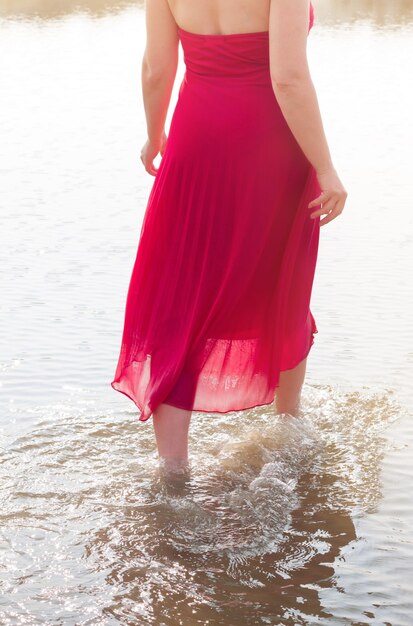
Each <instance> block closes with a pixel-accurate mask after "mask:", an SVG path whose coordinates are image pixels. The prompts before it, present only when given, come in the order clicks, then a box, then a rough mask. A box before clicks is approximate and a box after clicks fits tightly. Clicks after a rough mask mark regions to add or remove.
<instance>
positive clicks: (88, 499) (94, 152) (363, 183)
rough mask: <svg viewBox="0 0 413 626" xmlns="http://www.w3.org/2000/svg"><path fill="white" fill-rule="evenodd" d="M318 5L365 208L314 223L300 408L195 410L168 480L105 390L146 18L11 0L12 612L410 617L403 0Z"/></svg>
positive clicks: (370, 621) (6, 120)
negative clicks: (181, 474)
mask: <svg viewBox="0 0 413 626" xmlns="http://www.w3.org/2000/svg"><path fill="white" fill-rule="evenodd" d="M13 4H14V6H17V4H16V3H13ZM317 5H318V16H319V19H318V25H317V27H316V28H315V29H314V31H313V32H312V35H311V47H310V51H311V52H310V54H311V57H312V58H311V60H312V68H313V73H314V76H315V79H316V83H317V85H318V91H319V94H320V101H321V104H322V108H323V111H324V116H325V121H326V126H327V130H328V134H329V137H330V138H331V144H332V148H333V152H334V154H335V155H336V159H337V164H338V166H339V169H340V171H341V172H342V174H343V178H344V179H345V182H346V184H347V186H348V187H349V190H350V196H349V203H348V208H347V210H346V212H345V214H343V216H342V217H340V219H338V220H335V221H334V222H333V223H331V224H330V225H327V226H326V227H325V229H323V232H322V236H321V242H320V252H319V265H318V271H317V274H316V278H315V284H314V296H313V301H312V303H313V307H312V310H313V313H314V315H315V318H316V320H317V323H318V328H319V333H318V335H317V342H316V344H315V345H314V347H313V351H312V354H311V356H310V358H309V363H308V368H307V376H306V384H305V387H304V389H303V407H302V415H301V416H300V417H299V418H297V419H290V418H288V416H283V417H280V418H275V417H274V415H271V414H270V412H269V409H268V407H265V408H260V409H255V410H251V411H247V412H246V413H245V414H243V413H239V414H237V413H235V414H234V413H233V414H226V415H219V414H211V415H204V414H194V417H193V420H192V424H191V441H190V447H191V472H190V475H189V477H188V478H187V480H186V481H183V482H182V483H181V484H180V485H179V484H175V485H171V484H166V483H164V482H162V481H161V480H160V477H159V475H158V473H157V470H156V455H155V441H154V434H153V429H152V425H151V423H150V422H148V423H147V424H145V425H143V424H138V423H137V420H136V416H137V411H136V410H135V408H134V407H133V406H132V405H131V404H130V401H129V400H128V399H126V398H123V397H119V394H115V393H114V392H113V390H112V389H111V388H110V385H109V381H110V380H111V376H112V374H113V367H114V364H115V359H116V357H117V351H118V347H119V338H120V332H121V328H122V322H123V313H124V302H125V297H126V291H127V287H128V281H129V275H130V270H131V268H132V264H133V261H134V257H135V254H136V244H137V241H138V237H139V231H140V225H141V222H142V218H143V214H144V209H145V206H146V201H147V198H148V194H149V191H150V188H151V184H152V179H151V177H149V176H147V175H146V174H145V172H144V170H143V168H142V167H141V163H140V161H139V149H140V147H141V145H142V143H143V141H144V140H145V124H144V112H143V107H142V102H141V94H140V84H139V72H140V69H139V68H140V59H141V54H142V49H143V45H144V41H145V37H144V22H143V14H142V11H141V10H139V9H137V8H136V7H135V6H129V7H128V8H126V9H125V10H122V11H118V8H119V7H120V5H119V4H116V6H115V7H114V5H111V4H110V3H109V2H108V3H106V4H105V3H96V5H95V7H94V8H93V5H92V3H91V2H89V3H87V4H82V10H83V9H86V7H87V10H88V14H84V13H82V12H81V11H76V14H74V15H70V16H67V17H66V18H65V19H59V20H46V19H45V20H38V19H33V20H31V19H21V17H22V16H23V15H37V11H38V8H39V7H41V9H42V10H41V11H40V14H41V15H42V16H43V17H46V16H48V15H49V16H56V15H60V14H62V15H63V14H64V13H65V12H66V11H69V8H67V7H69V5H67V6H66V7H65V4H64V3H63V2H59V3H55V4H53V5H52V4H50V3H46V2H42V3H41V4H40V3H39V2H38V3H35V2H33V3H31V4H30V7H31V8H30V11H29V10H28V9H27V7H28V6H29V5H28V4H27V3H26V4H25V3H24V2H22V3H19V10H21V13H20V16H19V18H18V19H14V18H8V17H5V16H6V15H9V14H10V12H11V7H12V6H13V5H12V4H11V3H5V2H2V3H1V4H0V7H1V8H2V14H3V17H2V19H1V26H2V37H1V39H0V91H1V93H2V116H0V124H1V135H2V139H3V140H2V142H1V144H0V151H1V160H2V168H1V169H0V188H1V190H2V193H1V196H0V202H1V207H0V232H1V233H2V236H3V237H2V245H1V246H0V277H1V281H2V290H1V292H2V300H1V304H0V307H1V314H2V322H3V324H2V325H1V327H0V343H1V354H0V372H1V386H0V443H1V444H2V446H1V451H0V504H1V507H0V536H1V548H2V549H1V552H0V555H1V556H0V624H1V625H2V626H3V624H4V625H5V626H9V625H10V626H15V625H17V626H19V625H23V624H29V625H31V624H39V623H40V624H65V625H66V624H69V625H72V624H73V625H75V624H76V626H77V625H78V624H79V625H80V624H85V625H86V624H87V625H88V626H89V624H90V625H93V626H95V625H96V626H97V625H99V626H100V625H105V626H106V625H110V626H111V625H112V624H119V623H121V624H128V625H129V624H131V625H134V626H136V625H138V626H140V625H141V624H142V626H143V625H145V626H147V625H151V624H153V625H156V626H158V625H161V624H165V625H166V626H178V625H179V624H183V625H184V626H195V625H196V624H202V625H203V624H209V625H214V626H215V625H216V626H218V625H219V626H235V624H236V625H237V626H244V625H245V626H247V625H251V624H271V625H273V626H275V625H277V626H279V625H282V626H296V625H297V624H299V625H305V626H314V625H316V624H321V625H324V626H343V625H348V626H354V625H355V624H357V625H358V626H367V625H369V626H370V625H373V626H384V625H388V624H390V625H391V626H411V614H412V611H413V606H412V600H411V598H412V595H413V594H412V586H411V571H410V570H411V562H412V559H413V532H412V528H413V510H412V506H411V493H412V489H413V467H412V461H411V458H412V455H411V450H410V448H409V446H410V445H411V444H410V442H411V441H412V440H413V426H412V422H411V420H409V415H408V410H407V409H406V407H405V405H407V404H408V403H411V401H412V389H411V386H410V380H411V364H412V362H413V354H412V349H411V346H412V336H413V333H412V325H411V319H410V318H411V315H410V311H411V305H412V302H413V293H412V282H411V280H410V274H409V272H408V271H406V272H403V271H401V270H402V269H403V268H406V269H407V268H409V267H410V266H411V240H412V237H411V232H412V231H411V223H412V211H411V188H410V187H411V175H410V155H411V145H412V144H413V129H412V127H411V125H408V124H405V123H401V121H403V120H409V119H410V116H411V104H410V100H411V95H412V94H411V86H410V83H409V82H408V81H407V80H406V75H405V70H404V67H405V59H406V58H410V56H411V54H412V53H413V49H412V48H413V39H412V36H411V33H412V28H411V27H410V26H408V25H403V22H406V21H408V19H409V18H408V16H409V7H406V11H405V12H404V9H403V6H404V5H403V3H401V2H394V3H389V2H386V3H385V2H382V3H380V2H377V3H376V4H375V5H374V6H373V5H371V4H370V3H367V2H362V1H360V2H358V3H357V5H356V8H357V12H358V13H356V9H355V10H354V13H353V12H352V11H351V9H350V7H351V6H352V5H351V3H350V2H346V3H341V2H333V0H332V1H331V2H329V3H328V7H329V8H328V7H327V4H326V3H325V5H323V4H322V0H318V3H317ZM72 6H73V5H70V11H71V7H72ZM353 6H354V5H353ZM7 7H8V8H7ZM113 7H114V8H115V9H116V10H115V11H114V13H113V14H111V12H110V11H111V10H112V8H113ZM363 7H365V8H366V10H365V11H364V8H363ZM378 7H386V12H387V15H390V13H391V11H393V13H392V14H391V15H392V16H393V17H392V18H391V19H390V18H387V17H386V20H388V22H386V23H388V24H390V25H391V27H389V28H381V24H382V22H381V19H382V18H381V17H380V18H379V11H378ZM327 8H328V11H327ZM101 9H102V10H101ZM109 9H110V11H109ZM331 11H333V12H334V13H330V12H331ZM363 11H364V13H363ZM92 14H93V15H92ZM383 14H384V13H383ZM95 15H98V16H99V19H94V16H95ZM331 15H334V16H336V17H339V20H337V23H336V17H334V19H330V17H331ZM356 15H358V16H361V17H364V18H368V19H370V17H373V16H374V15H376V17H375V18H374V19H376V20H377V24H380V28H377V27H374V25H373V23H371V22H370V23H369V24H367V25H366V24H365V23H364V21H357V20H356V19H354V20H353V17H351V16H355V18H356ZM380 15H381V14H380ZM346 16H348V17H346ZM384 21H385V20H384ZM384 21H383V23H384ZM349 22H352V23H349ZM393 22H394V23H396V22H397V23H398V24H399V26H400V27H399V28H398V29H394V28H393V27H392V23H393ZM182 70H183V68H182V66H181V68H180V71H179V72H180V73H179V75H178V79H177V83H176V86H175V92H174V99H175V98H176V95H177V89H178V87H179V80H180V77H181V76H182ZM337 77H339V82H338V83H337V82H336V81H337V80H338V78H337ZM332 83H334V85H336V84H337V88H336V87H334V88H332ZM383 85H385V86H386V88H383ZM400 85H402V86H403V97H400V89H401V87H400ZM172 105H173V102H172ZM171 111H172V109H171ZM170 115H171V112H170V114H169V119H170ZM396 320H397V321H396Z"/></svg>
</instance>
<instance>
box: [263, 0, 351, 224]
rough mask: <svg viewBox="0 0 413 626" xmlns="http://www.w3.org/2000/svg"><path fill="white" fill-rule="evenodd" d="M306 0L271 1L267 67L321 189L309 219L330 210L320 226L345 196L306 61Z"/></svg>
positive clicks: (283, 108)
mask: <svg viewBox="0 0 413 626" xmlns="http://www.w3.org/2000/svg"><path fill="white" fill-rule="evenodd" d="M309 14H310V1H309V0H294V1H293V2H292V1H291V0H271V6H270V24H269V30H270V71H271V80H272V84H273V89H274V93H275V96H276V98H277V101H278V104H279V105H280V108H281V110H282V113H283V115H284V117H285V119H286V122H287V124H288V126H289V127H290V129H291V132H292V133H293V135H294V137H295V138H296V140H297V142H298V144H299V145H300V147H301V149H302V151H303V152H304V154H305V155H306V157H307V158H308V160H309V161H310V163H311V164H312V165H313V167H314V168H315V170H316V172H317V176H318V180H319V182H320V185H321V188H322V190H323V193H322V194H321V196H320V197H319V198H317V199H315V200H314V201H313V202H312V203H310V207H314V206H318V205H320V204H322V208H321V209H320V210H318V211H315V212H314V213H313V214H312V215H311V217H316V216H317V215H320V214H321V213H330V211H332V214H331V215H327V217H325V218H324V219H323V220H322V221H321V222H320V225H322V224H324V223H327V222H329V221H331V219H334V217H337V215H338V214H339V213H341V212H342V210H343V208H344V204H345V201H346V197H347V192H346V191H345V189H344V187H343V185H342V183H341V181H340V179H339V178H338V175H337V173H336V171H335V169H334V166H333V162H332V158H331V154H330V150H329V147H328V143H327V139H326V136H325V133H324V127H323V123H322V119H321V113H320V108H319V105H318V100H317V95H316V91H315V89H314V85H313V82H312V79H311V75H310V71H309V67H308V62H307V38H308V26H309Z"/></svg>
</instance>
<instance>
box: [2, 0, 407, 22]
mask: <svg viewBox="0 0 413 626" xmlns="http://www.w3.org/2000/svg"><path fill="white" fill-rule="evenodd" d="M313 2H314V5H315V8H316V11H317V21H318V22H320V23H324V24H334V23H337V24H339V23H343V22H354V21H357V20H371V21H372V22H374V23H375V24H377V25H380V26H383V25H390V24H394V25H396V24H406V23H409V22H412V21H413V3H412V2H411V0H346V2H343V0H313ZM143 5H144V0H84V1H83V2H76V1H75V0H59V1H58V2H56V1H54V0H18V1H17V0H0V16H2V15H3V16H13V15H14V16H32V17H34V16H36V17H40V18H44V19H48V18H55V17H59V16H63V15H67V14H70V13H77V12H80V11H82V12H86V13H90V14H92V15H95V16H101V15H105V14H107V13H108V12H110V13H114V12H117V11H119V10H121V9H123V8H125V7H128V6H134V7H136V6H138V7H139V6H140V7H143Z"/></svg>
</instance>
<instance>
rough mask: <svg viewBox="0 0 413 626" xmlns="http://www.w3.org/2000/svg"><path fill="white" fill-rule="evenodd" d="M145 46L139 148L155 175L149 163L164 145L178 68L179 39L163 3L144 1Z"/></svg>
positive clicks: (144, 161) (159, 1) (150, 171)
mask: <svg viewBox="0 0 413 626" xmlns="http://www.w3.org/2000/svg"><path fill="white" fill-rule="evenodd" d="M145 19H146V47H145V52H144V55H143V59H142V75H141V77H142V95H143V104H144V109H145V116H146V125H147V132H148V140H147V142H146V143H145V145H144V146H143V148H142V152H141V159H142V161H143V163H144V166H145V169H146V170H147V171H148V172H149V173H150V174H152V175H153V176H155V174H156V172H157V170H156V168H155V167H154V165H153V160H154V159H155V157H156V156H157V154H158V153H159V152H161V154H162V153H163V150H164V149H165V143H166V135H165V129H164V127H165V120H166V115H167V112H168V107H169V103H170V99H171V94H172V89H173V85H174V81H175V76H176V71H177V67H178V45H179V37H178V31H177V26H176V22H175V20H174V17H173V15H172V13H171V11H170V9H169V5H168V2H167V0H146V1H145Z"/></svg>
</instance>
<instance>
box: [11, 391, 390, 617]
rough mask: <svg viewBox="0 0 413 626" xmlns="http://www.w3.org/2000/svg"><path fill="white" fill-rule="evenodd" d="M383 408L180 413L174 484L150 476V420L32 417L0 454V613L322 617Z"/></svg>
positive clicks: (328, 398) (371, 484)
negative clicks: (182, 447)
mask: <svg viewBox="0 0 413 626" xmlns="http://www.w3.org/2000/svg"><path fill="white" fill-rule="evenodd" d="M399 411H400V407H398V405H397V403H396V402H395V400H394V399H392V397H391V394H390V393H383V394H382V395H381V396H380V395H377V394H373V395H370V396H368V394H364V395H361V394H359V393H353V394H342V395H339V394H337V393H336V392H335V391H334V389H332V388H328V387H319V388H314V389H313V390H312V392H311V393H310V394H307V395H306V404H305V406H304V407H303V415H302V416H301V417H299V418H296V419H294V418H291V417H289V416H279V417H277V418H276V417H274V415H273V414H270V413H268V412H265V411H263V410H262V408H258V409H254V410H252V411H251V412H250V414H249V422H246V421H245V419H244V418H243V416H242V414H241V413H239V414H235V415H234V416H233V418H232V420H231V421H229V420H228V417H227V416H217V417H216V418H214V420H213V422H212V421H211V420H208V419H202V418H199V419H196V420H195V421H194V422H193V428H192V432H191V447H192V449H193V452H194V454H193V460H192V466H191V472H192V476H191V478H190V479H188V480H187V482H186V484H184V485H181V486H180V487H175V486H174V485H168V484H166V483H164V482H162V481H160V480H159V479H158V477H157V472H156V469H155V458H154V455H153V453H152V446H151V445H150V439H151V433H150V429H146V428H145V429H141V430H140V431H139V432H138V431H137V429H136V424H135V421H134V419H132V418H123V419H118V420H116V421H114V420H113V419H112V418H109V417H106V416H104V415H96V414H91V415H89V416H88V420H85V419H84V417H83V416H82V417H71V418H66V419H65V420H64V422H62V421H61V420H56V418H55V417H53V416H52V415H53V411H50V417H45V416H44V414H43V416H42V418H41V419H40V420H39V422H38V423H37V425H36V427H35V428H33V429H32V430H31V431H30V433H28V434H25V435H21V436H19V437H17V438H16V439H14V440H13V441H12V442H10V443H9V445H8V446H7V447H6V449H5V450H4V452H3V454H2V457H1V461H2V463H1V474H0V477H1V484H2V485H3V486H7V485H8V486H10V487H12V486H13V490H14V494H13V498H12V499H9V500H8V501H7V500H5V501H4V502H3V505H2V511H1V514H0V520H1V524H2V534H3V538H4V541H5V545H6V546H7V558H6V562H5V565H6V568H7V574H6V573H5V572H3V573H2V575H1V581H2V591H3V594H5V595H4V596H3V597H7V598H8V605H7V606H6V605H5V604H4V603H3V604H0V611H2V613H0V614H2V617H3V619H2V623H4V624H8V623H23V622H20V621H19V620H21V619H22V617H23V615H25V616H26V618H34V616H36V615H37V616H40V615H41V616H42V618H43V620H44V621H45V622H47V623H52V622H54V620H56V618H57V616H59V618H60V620H62V623H75V619H74V616H78V619H79V620H80V616H85V615H86V614H87V615H88V617H89V619H92V618H94V617H95V618H97V617H98V616H100V615H105V616H111V617H113V618H116V620H118V622H120V623H132V622H129V621H127V620H131V619H132V618H133V619H134V620H136V621H134V622H133V623H134V624H142V625H143V624H154V625H158V624H160V623H168V624H204V623H225V624H231V625H232V624H237V625H240V626H241V625H243V624H251V623H253V622H252V621H251V620H253V619H255V620H256V622H254V623H272V622H269V621H266V620H269V619H276V618H277V619H278V618H282V622H277V623H282V624H295V623H308V622H306V621H303V620H305V618H306V617H310V616H313V617H314V618H317V619H318V618H320V620H321V619H322V618H325V619H326V620H327V621H326V622H324V621H320V622H318V621H317V623H326V624H334V623H335V621H334V615H333V614H332V613H330V612H329V610H328V609H327V608H326V606H325V604H324V602H323V599H322V593H324V592H325V591H326V590H327V589H329V590H330V593H332V594H334V595H339V593H340V590H339V589H337V588H336V580H335V578H334V567H333V566H332V565H333V563H334V560H335V559H336V558H337V557H338V556H339V554H340V550H341V549H342V548H343V546H346V545H348V544H350V543H351V542H356V541H357V540H358V538H357V532H356V529H355V527H354V523H353V521H352V517H354V516H357V515H360V514H361V513H362V512H373V511H374V510H375V508H376V506H377V503H378V501H379V499H380V497H381V487H380V480H379V466H380V462H381V459H382V456H383V454H384V452H385V447H386V440H385V438H384V436H383V429H384V428H385V426H386V425H387V424H389V423H390V422H392V421H393V420H394V419H395V418H396V417H397V416H398V414H399ZM108 468H110V472H108ZM45 578H46V580H45ZM381 578H382V572H380V571H379V570H378V571H376V572H372V573H371V582H373V583H374V585H375V587H376V589H377V594H374V595H373V596H372V598H371V599H370V600H369V601H368V602H367V601H366V604H365V608H366V609H367V608H369V609H370V611H373V612H375V613H377V614H378V615H380V614H381V612H382V611H384V613H383V614H386V609H385V607H383V608H382V607H380V601H379V598H380V591H381V589H382V587H383V583H382V580H381ZM387 582H388V583H389V582H391V581H387ZM359 584H360V585H364V581H363V580H360V581H359ZM34 590H37V591H36V592H35V593H33V592H34ZM333 597H334V596H333ZM336 601H338V599H337V600H336ZM333 602H334V601H333ZM330 603H331V600H330ZM377 603H378V604H377ZM23 606H24V607H25V612H24V613H23V612H22V607H23ZM374 606H375V607H376V608H374ZM360 609H361V607H359V606H354V608H353V610H352V612H351V618H352V619H357V620H360V619H361V611H360ZM214 616H220V620H222V621H220V622H215V621H214ZM261 617H262V620H260V618H261ZM71 619H73V621H72V622H70V620H71ZM294 619H295V620H297V619H299V620H300V621H299V622H297V621H294ZM13 620H16V621H15V622H13ZM207 620H209V621H207ZM332 620H333V621H332ZM24 623H31V622H24ZM76 623H84V622H80V621H79V622H77V621H76ZM99 623H100V622H99ZM103 623H104V622H103ZM358 623H362V622H358ZM363 623H364V622H363Z"/></svg>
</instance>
